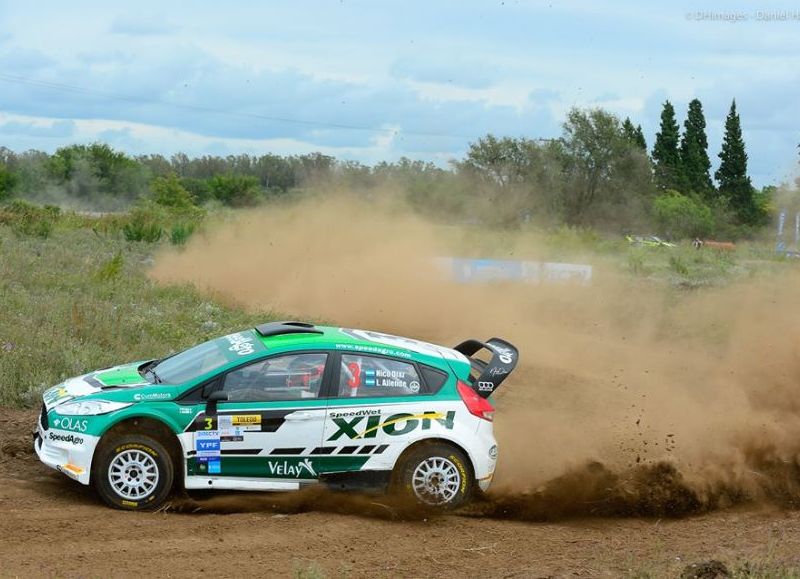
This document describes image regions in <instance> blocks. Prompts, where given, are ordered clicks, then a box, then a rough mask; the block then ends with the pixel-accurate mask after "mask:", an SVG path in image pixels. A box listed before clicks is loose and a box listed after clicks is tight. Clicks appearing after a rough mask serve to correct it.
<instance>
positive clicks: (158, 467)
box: [92, 434, 175, 511]
mask: <svg viewBox="0 0 800 579" xmlns="http://www.w3.org/2000/svg"><path fill="white" fill-rule="evenodd" d="M174 478H175V466H174V465H173V464H172V459H171V458H170V455H169V452H167V449H166V448H164V445H163V444H161V443H160V442H158V441H157V440H155V439H153V438H150V437H149V436H143V435H137V434H128V435H123V436H119V437H115V438H114V439H113V440H110V441H108V443H105V442H104V443H103V445H102V446H101V448H100V449H99V452H98V454H97V455H96V456H95V459H94V460H93V461H92V480H93V482H94V487H95V489H96V490H97V493H98V494H99V495H100V497H101V498H102V499H103V501H105V502H106V504H108V505H109V506H111V507H114V508H117V509H123V510H128V511H146V510H152V509H157V508H158V507H160V506H161V505H162V504H163V503H164V501H165V500H166V498H167V497H168V496H169V493H170V491H171V490H172V482H173V480H174Z"/></svg>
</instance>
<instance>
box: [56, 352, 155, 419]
mask: <svg viewBox="0 0 800 579" xmlns="http://www.w3.org/2000/svg"><path fill="white" fill-rule="evenodd" d="M143 363H144V362H134V363H133V364H124V365H122V366H114V367H113V368H105V369H103V370H97V371H96V372H90V373H88V374H84V375H83V376H78V377H76V378H70V379H68V380H65V381H64V382H62V383H61V384H59V385H57V386H53V387H52V388H50V389H48V390H45V392H44V394H43V395H42V399H43V400H44V405H45V407H47V409H48V410H50V409H51V408H53V407H55V406H58V405H59V404H63V403H64V402H66V401H67V400H72V399H73V398H78V397H79V396H88V395H89V394H97V393H98V392H100V391H102V390H104V389H106V388H131V387H134V386H147V385H150V383H149V382H147V381H146V380H145V379H144V378H142V377H141V375H140V374H139V370H138V368H139V366H141V365H142V364H143ZM134 400H138V399H137V398H136V397H135V396H134Z"/></svg>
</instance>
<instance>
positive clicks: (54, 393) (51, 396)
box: [42, 386, 69, 404]
mask: <svg viewBox="0 0 800 579" xmlns="http://www.w3.org/2000/svg"><path fill="white" fill-rule="evenodd" d="M66 396H69V392H67V389H66V388H64V387H63V386H55V387H53V388H50V389H49V390H47V391H46V392H45V393H44V394H43V395H42V400H44V402H45V403H46V404H51V403H52V402H55V401H56V400H60V399H61V398H64V397H66Z"/></svg>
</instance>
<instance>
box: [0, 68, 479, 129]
mask: <svg viewBox="0 0 800 579" xmlns="http://www.w3.org/2000/svg"><path fill="white" fill-rule="evenodd" d="M0 81H3V82H8V83H12V84H20V85H26V86H34V87H39V88H47V89H52V90H57V91H61V92H70V93H75V94H84V95H88V96H99V97H103V98H106V99H109V100H117V101H125V102H132V103H140V104H149V105H159V106H168V107H173V108H178V109H184V110H190V111H195V112H202V113H212V114H217V115H228V116H235V117H240V118H248V119H258V120H262V121H271V122H277V123H286V124H293V125H303V126H309V127H327V128H331V129H343V130H348V131H365V132H372V133H381V134H387V135H393V136H397V135H408V136H414V137H436V138H452V139H472V138H475V137H474V136H467V135H455V134H447V133H433V132H422V131H404V130H397V129H386V128H382V127H368V126H363V125H350V124H344V123H329V122H325V121H312V120H305V119H296V118H288V117H276V116H270V115H260V114H257V113H244V112H239V111H229V110H224V109H218V108H212V107H205V106H201V105H190V104H184V103H175V102H169V101H162V100H156V99H146V98H141V97H134V96H130V95H122V94H116V93H111V92H106V91H100V90H96V89H90V88H85V87H80V86H76V85H71V84H63V83H57V82H50V81H45V80H38V79H33V78H26V77H22V76H15V75H11V74H6V73H0Z"/></svg>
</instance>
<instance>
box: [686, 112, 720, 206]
mask: <svg viewBox="0 0 800 579" xmlns="http://www.w3.org/2000/svg"><path fill="white" fill-rule="evenodd" d="M683 126H684V130H683V137H682V138H681V167H682V172H683V176H684V179H685V180H686V186H687V188H688V190H689V191H693V192H695V193H700V194H701V195H703V196H704V197H705V198H706V199H708V200H710V199H711V197H712V196H713V193H714V186H713V185H712V183H711V175H710V174H709V171H710V170H711V161H710V160H709V159H708V138H707V137H706V118H705V116H703V105H702V103H701V102H700V101H699V100H698V99H694V100H692V102H690V103H689V112H688V114H687V115H686V122H684V124H683Z"/></svg>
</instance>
